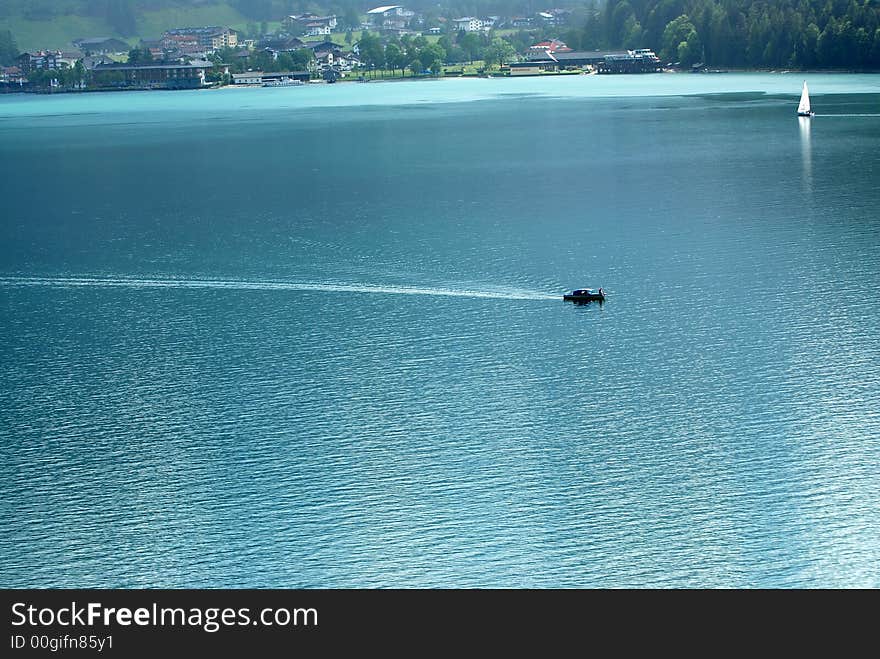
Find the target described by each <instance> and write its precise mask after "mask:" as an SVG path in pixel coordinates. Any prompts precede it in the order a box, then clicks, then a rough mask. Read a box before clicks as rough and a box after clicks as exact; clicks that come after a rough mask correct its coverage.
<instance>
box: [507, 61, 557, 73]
mask: <svg viewBox="0 0 880 659" xmlns="http://www.w3.org/2000/svg"><path fill="white" fill-rule="evenodd" d="M508 66H509V67H510V75H512V76H534V75H540V74H542V73H555V72H556V71H557V70H558V66H559V65H558V64H557V62H556V61H555V60H551V59H546V60H533V61H526V62H511V63H510V64H509V65H508Z"/></svg>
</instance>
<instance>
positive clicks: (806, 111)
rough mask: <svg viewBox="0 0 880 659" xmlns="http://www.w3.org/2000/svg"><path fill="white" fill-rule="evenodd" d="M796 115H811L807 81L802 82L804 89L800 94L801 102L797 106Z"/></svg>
mask: <svg viewBox="0 0 880 659" xmlns="http://www.w3.org/2000/svg"><path fill="white" fill-rule="evenodd" d="M797 113H798V114H799V115H802V116H808V115H810V114H812V110H811V108H810V90H808V89H807V81H806V80H804V89H803V91H802V92H801V102H800V103H799V104H798V109H797Z"/></svg>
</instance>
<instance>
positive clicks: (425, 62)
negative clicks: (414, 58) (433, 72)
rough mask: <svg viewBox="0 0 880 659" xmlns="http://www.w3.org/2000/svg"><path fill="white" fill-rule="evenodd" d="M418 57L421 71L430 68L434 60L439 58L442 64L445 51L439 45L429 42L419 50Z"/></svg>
mask: <svg viewBox="0 0 880 659" xmlns="http://www.w3.org/2000/svg"><path fill="white" fill-rule="evenodd" d="M418 59H419V61H420V62H421V63H422V71H425V70H428V69H430V68H431V66H432V65H433V64H434V62H435V61H436V60H440V63H441V66H442V63H443V60H445V59H446V53H445V52H443V49H442V48H441V47H440V46H439V45H437V44H431V45H429V46H425V47H424V48H422V49H421V50H420V51H419V55H418Z"/></svg>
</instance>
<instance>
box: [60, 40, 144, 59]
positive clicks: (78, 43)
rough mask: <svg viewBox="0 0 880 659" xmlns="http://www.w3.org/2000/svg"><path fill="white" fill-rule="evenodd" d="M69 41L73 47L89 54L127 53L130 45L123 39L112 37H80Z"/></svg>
mask: <svg viewBox="0 0 880 659" xmlns="http://www.w3.org/2000/svg"><path fill="white" fill-rule="evenodd" d="M71 43H73V45H74V47H75V48H78V49H79V50H81V51H83V52H84V53H87V54H90V55H109V54H111V53H114V54H115V53H127V52H128V51H129V49H130V48H131V46H129V45H128V44H127V43H126V42H125V41H122V40H121V39H114V38H113V37H93V38H88V39H85V38H81V39H74V40H73V41H72V42H71Z"/></svg>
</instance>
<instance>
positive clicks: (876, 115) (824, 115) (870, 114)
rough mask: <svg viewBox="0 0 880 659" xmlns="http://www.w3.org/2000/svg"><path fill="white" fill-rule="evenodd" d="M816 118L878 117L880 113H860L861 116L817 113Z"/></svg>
mask: <svg viewBox="0 0 880 659" xmlns="http://www.w3.org/2000/svg"><path fill="white" fill-rule="evenodd" d="M815 116H817V117H843V118H846V117H880V112H873V113H861V114H855V113H851V114H819V113H818V112H817V113H816V114H815Z"/></svg>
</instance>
